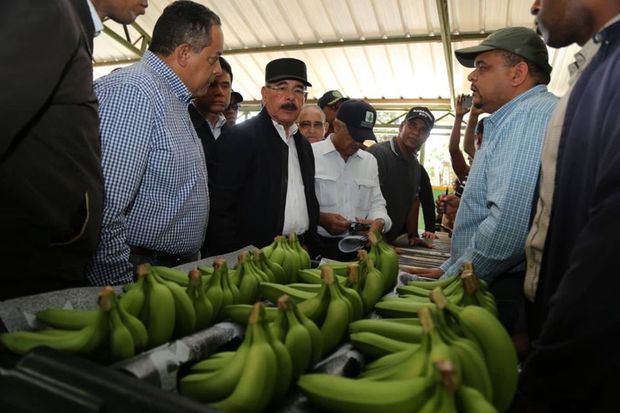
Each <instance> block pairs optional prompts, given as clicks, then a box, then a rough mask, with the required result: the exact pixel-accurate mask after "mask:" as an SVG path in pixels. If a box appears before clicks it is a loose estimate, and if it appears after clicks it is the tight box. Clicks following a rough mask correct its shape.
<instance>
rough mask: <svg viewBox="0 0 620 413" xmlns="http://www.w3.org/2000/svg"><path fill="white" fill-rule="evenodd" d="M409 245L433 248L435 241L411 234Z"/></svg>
mask: <svg viewBox="0 0 620 413" xmlns="http://www.w3.org/2000/svg"><path fill="white" fill-rule="evenodd" d="M409 246H410V247H424V248H433V243H432V241H430V240H425V239H422V238H420V237H417V236H416V235H410V236H409Z"/></svg>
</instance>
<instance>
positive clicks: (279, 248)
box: [269, 235, 301, 284]
mask: <svg viewBox="0 0 620 413" xmlns="http://www.w3.org/2000/svg"><path fill="white" fill-rule="evenodd" d="M274 242H275V246H274V247H273V249H272V251H271V254H270V255H269V260H271V261H272V262H275V263H276V264H278V265H280V266H281V267H282V269H284V280H283V282H282V284H290V283H294V282H297V271H299V269H300V265H301V262H300V259H299V255H298V254H297V252H295V251H293V250H292V249H291V248H290V247H289V245H288V242H287V240H286V237H284V236H281V235H280V236H277V237H276V238H275V241H274Z"/></svg>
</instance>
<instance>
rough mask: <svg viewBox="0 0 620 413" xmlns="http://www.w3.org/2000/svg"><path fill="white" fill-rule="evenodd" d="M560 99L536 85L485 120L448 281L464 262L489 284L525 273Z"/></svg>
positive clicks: (459, 216) (444, 266) (447, 267)
mask: <svg viewBox="0 0 620 413" xmlns="http://www.w3.org/2000/svg"><path fill="white" fill-rule="evenodd" d="M556 103H557V97H556V96H554V95H553V94H552V93H551V92H549V91H547V87H546V86H544V85H538V86H536V87H534V88H532V89H530V90H528V91H527V92H525V93H522V94H521V95H519V96H517V97H515V98H514V99H512V100H511V101H510V102H508V103H506V104H505V105H504V106H502V107H501V108H499V109H498V110H497V111H495V112H494V113H493V114H492V115H491V116H489V117H488V118H486V119H485V121H484V122H485V123H484V137H483V141H482V146H481V148H480V149H479V150H478V151H477V152H476V156H475V158H474V163H473V165H472V167H471V170H470V172H469V176H468V178H467V185H466V186H465V191H464V192H463V196H462V198H461V204H460V206H459V209H458V212H457V215H456V221H455V226H454V235H453V237H452V251H451V256H450V259H448V260H447V261H446V262H444V263H443V264H442V265H441V267H440V268H441V269H442V270H444V272H445V274H444V277H446V276H447V277H451V276H455V275H458V274H459V272H460V270H461V267H462V265H463V263H464V262H466V261H471V262H472V263H473V267H474V272H475V273H476V275H477V276H479V277H480V278H482V279H484V280H486V281H487V282H491V281H492V280H493V279H494V277H496V276H497V275H500V274H502V273H505V272H512V271H518V270H520V269H523V265H524V261H525V251H524V248H525V238H526V236H527V232H528V228H529V220H530V215H531V212H532V202H533V198H534V191H535V189H536V182H537V180H538V172H539V167H540V153H541V149H542V145H543V141H544V136H545V130H546V128H547V122H548V121H549V119H550V117H551V114H552V112H553V109H554V108H555V105H556Z"/></svg>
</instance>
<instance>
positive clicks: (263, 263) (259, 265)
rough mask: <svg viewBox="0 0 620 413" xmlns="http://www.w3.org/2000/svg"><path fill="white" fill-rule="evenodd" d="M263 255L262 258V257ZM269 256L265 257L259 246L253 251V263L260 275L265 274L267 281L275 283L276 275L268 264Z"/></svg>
mask: <svg viewBox="0 0 620 413" xmlns="http://www.w3.org/2000/svg"><path fill="white" fill-rule="evenodd" d="M261 257H262V258H261ZM267 261H268V260H267V258H265V254H263V252H262V251H261V250H259V249H257V248H255V249H254V250H253V251H252V265H254V266H255V267H256V269H257V271H258V273H259V274H260V275H264V277H265V278H264V280H263V281H265V282H270V283H275V282H277V281H276V276H275V275H274V273H273V271H271V268H270V267H269V266H268V265H267Z"/></svg>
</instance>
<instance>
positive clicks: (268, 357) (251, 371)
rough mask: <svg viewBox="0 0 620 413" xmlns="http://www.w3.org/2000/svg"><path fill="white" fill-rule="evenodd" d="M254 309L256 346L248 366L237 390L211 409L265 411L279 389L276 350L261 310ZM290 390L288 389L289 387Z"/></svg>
mask: <svg viewBox="0 0 620 413" xmlns="http://www.w3.org/2000/svg"><path fill="white" fill-rule="evenodd" d="M260 308H262V304H260V303H258V304H256V305H255V307H254V309H253V310H252V315H251V316H250V320H249V323H248V328H249V329H250V331H249V332H248V333H247V334H250V335H251V340H252V343H251V345H250V346H249V349H248V353H247V355H246V357H245V360H244V367H243V370H242V373H241V375H240V377H239V380H238V383H237V384H236V386H235V387H234V389H233V391H232V392H231V393H230V394H229V395H228V397H226V398H225V399H223V400H220V401H218V402H216V403H213V404H212V405H211V406H212V407H214V408H216V409H219V410H223V411H250V410H252V411H261V410H263V409H264V408H265V407H266V406H267V404H268V403H269V401H270V400H271V398H272V396H273V393H274V390H275V386H276V378H277V376H276V372H278V373H279V368H280V367H281V366H280V365H279V363H278V358H277V356H276V353H275V351H274V349H273V347H272V346H271V345H270V342H269V338H268V332H267V329H266V327H265V325H264V323H262V319H261V317H260V316H259V315H258V314H260V313H259V311H258V310H257V309H260ZM257 313H258V314H257ZM287 387H288V386H287Z"/></svg>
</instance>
